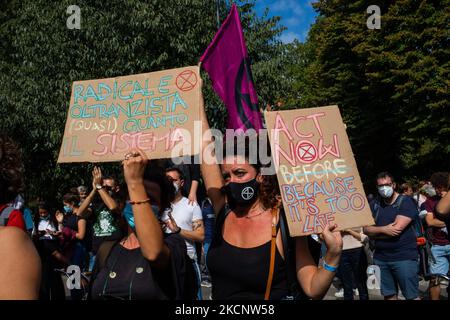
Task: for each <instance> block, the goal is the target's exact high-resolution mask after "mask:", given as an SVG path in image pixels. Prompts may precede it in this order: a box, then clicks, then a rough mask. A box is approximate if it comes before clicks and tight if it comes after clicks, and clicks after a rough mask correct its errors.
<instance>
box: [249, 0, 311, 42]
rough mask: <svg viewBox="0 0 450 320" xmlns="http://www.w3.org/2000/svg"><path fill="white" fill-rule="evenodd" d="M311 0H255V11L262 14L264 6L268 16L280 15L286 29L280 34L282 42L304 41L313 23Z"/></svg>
mask: <svg viewBox="0 0 450 320" xmlns="http://www.w3.org/2000/svg"><path fill="white" fill-rule="evenodd" d="M311 2H314V1H312V0H256V11H257V13H258V15H262V13H263V12H264V9H265V8H266V7H268V8H269V16H280V17H281V24H282V25H284V26H285V27H287V28H288V29H287V30H286V31H284V32H283V34H282V35H281V41H283V42H284V43H288V42H292V41H293V40H294V39H298V40H299V41H301V42H304V41H305V39H306V37H307V35H308V30H309V28H310V26H311V24H312V23H314V20H315V17H316V12H315V11H314V9H313V7H312V6H311Z"/></svg>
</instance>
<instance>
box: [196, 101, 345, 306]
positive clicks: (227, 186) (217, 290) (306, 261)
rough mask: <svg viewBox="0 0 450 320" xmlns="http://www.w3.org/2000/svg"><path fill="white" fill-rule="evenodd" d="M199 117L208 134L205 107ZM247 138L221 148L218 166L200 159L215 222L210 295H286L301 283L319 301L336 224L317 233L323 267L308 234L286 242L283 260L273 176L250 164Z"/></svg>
mask: <svg viewBox="0 0 450 320" xmlns="http://www.w3.org/2000/svg"><path fill="white" fill-rule="evenodd" d="M202 116H203V132H206V133H207V132H208V130H209V126H208V122H207V118H206V114H205V112H204V109H203V110H202ZM254 140H256V141H257V140H258V139H254ZM248 142H249V140H248V139H247V140H246V143H245V145H244V146H242V147H243V148H237V145H235V148H234V149H235V150H234V152H233V153H232V154H226V150H224V153H223V154H224V159H223V164H222V165H220V166H219V165H218V164H214V163H213V164H211V163H209V164H207V163H206V161H203V162H202V163H201V171H202V176H203V179H204V182H205V185H206V189H207V192H208V196H209V198H210V199H211V200H212V204H213V207H214V211H215V214H216V221H217V224H216V235H215V237H214V239H213V241H212V243H211V246H210V248H209V251H208V256H207V257H206V261H207V266H208V270H209V272H210V275H211V282H212V298H213V299H252V300H262V299H265V300H268V299H274V300H280V299H291V298H292V296H293V295H295V293H294V292H293V290H292V283H293V284H294V285H297V284H300V286H301V288H302V289H303V291H304V293H305V294H306V295H307V296H308V297H309V298H313V299H321V298H322V297H323V296H324V295H325V294H326V292H327V291H328V289H329V287H330V285H331V281H332V280H333V278H334V276H335V273H336V270H337V266H338V264H339V260H340V255H341V251H342V238H341V235H340V232H338V231H336V227H337V226H336V225H334V226H327V227H326V228H325V229H324V231H323V233H322V235H321V237H322V238H323V240H324V242H325V244H326V247H327V253H326V255H325V257H324V261H325V262H326V265H325V267H324V268H322V267H317V262H316V261H314V259H313V257H312V255H311V252H310V249H309V245H308V238H307V237H297V238H295V239H293V240H292V241H291V240H289V241H291V243H292V246H288V248H292V249H291V251H290V252H292V256H291V255H290V254H288V256H289V257H292V259H290V261H291V262H292V264H291V263H287V259H286V258H287V257H285V252H284V249H285V247H286V246H285V245H284V244H283V242H285V241H284V240H283V239H287V238H289V237H284V238H283V237H282V235H281V232H280V225H281V224H280V217H281V216H282V204H281V202H280V200H279V199H281V197H280V192H279V187H278V183H277V180H276V176H275V175H274V176H263V175H262V174H261V171H260V169H261V165H260V164H251V163H249V160H248V159H249V158H250V153H249V149H250V148H249V144H248ZM211 143H212V139H206V140H205V141H203V151H204V152H205V153H204V154H203V155H204V157H203V159H205V158H206V157H207V153H208V152H209V148H208V146H209V145H210V144H211ZM237 150H244V151H245V152H244V153H242V152H237ZM280 208H281V209H280ZM283 225H284V224H283ZM286 229H287V228H286ZM285 232H286V233H287V231H285ZM289 239H290V238H289ZM286 250H289V249H286ZM292 265H294V266H293V267H290V266H292ZM290 270H291V271H292V272H289V271H290ZM289 275H291V277H290V276H289ZM290 280H292V281H290Z"/></svg>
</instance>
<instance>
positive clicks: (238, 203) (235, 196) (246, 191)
mask: <svg viewBox="0 0 450 320" xmlns="http://www.w3.org/2000/svg"><path fill="white" fill-rule="evenodd" d="M224 191H225V193H226V195H227V199H228V204H229V205H230V208H231V209H233V208H235V207H248V206H249V205H251V204H252V203H253V202H255V200H256V198H257V197H258V191H259V183H258V182H257V181H256V178H255V179H252V180H250V181H247V182H244V183H237V182H230V183H228V184H227V185H226V186H225V187H224Z"/></svg>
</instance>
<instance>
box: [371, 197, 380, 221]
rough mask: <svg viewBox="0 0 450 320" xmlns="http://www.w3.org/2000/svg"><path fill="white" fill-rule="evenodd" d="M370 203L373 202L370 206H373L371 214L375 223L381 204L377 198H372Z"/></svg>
mask: <svg viewBox="0 0 450 320" xmlns="http://www.w3.org/2000/svg"><path fill="white" fill-rule="evenodd" d="M372 203H373V204H372V207H373V212H372V216H373V220H374V221H375V223H377V219H378V214H379V213H380V207H381V205H380V203H379V202H378V200H377V199H374V200H373V202H372Z"/></svg>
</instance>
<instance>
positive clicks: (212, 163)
mask: <svg viewBox="0 0 450 320" xmlns="http://www.w3.org/2000/svg"><path fill="white" fill-rule="evenodd" d="M200 119H201V121H202V130H203V138H202V142H201V146H202V147H201V148H202V150H201V153H202V157H201V164H200V169H201V172H202V176H203V181H204V182H205V188H206V192H207V194H208V197H209V198H210V199H211V202H212V205H213V208H214V212H215V213H216V214H218V213H219V211H220V210H221V209H222V207H223V206H224V205H225V195H224V194H223V193H222V191H221V188H222V187H223V186H224V181H223V177H222V174H221V171H220V166H219V164H218V163H217V159H216V155H215V150H214V143H213V138H212V134H211V132H210V128H209V123H208V118H207V116H206V112H205V106H204V101H203V95H202V96H201V97H200Z"/></svg>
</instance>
